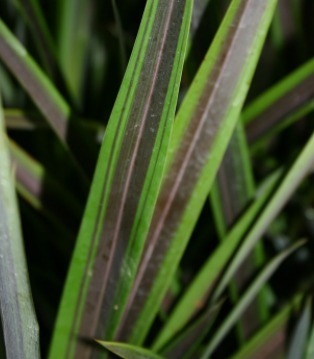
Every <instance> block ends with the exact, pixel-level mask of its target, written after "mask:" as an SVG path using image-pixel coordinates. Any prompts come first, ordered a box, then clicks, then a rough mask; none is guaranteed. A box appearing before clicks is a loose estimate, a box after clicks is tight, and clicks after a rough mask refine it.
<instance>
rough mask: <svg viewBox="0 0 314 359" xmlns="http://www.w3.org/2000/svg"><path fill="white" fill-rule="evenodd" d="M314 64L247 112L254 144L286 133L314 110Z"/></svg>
mask: <svg viewBox="0 0 314 359" xmlns="http://www.w3.org/2000/svg"><path fill="white" fill-rule="evenodd" d="M313 98H314V60H310V61H309V62H307V63H306V64H304V65H302V66H301V67H300V68H299V69H297V70H296V71H294V72H293V73H292V74H291V75H289V76H287V77H286V78H284V79H283V80H282V81H280V82H279V83H278V84H276V85H274V86H273V87H272V88H271V89H269V90H268V91H266V92H265V93H264V94H262V95H261V96H259V97H258V98H257V99H256V100H254V101H253V102H252V103H251V104H250V105H248V106H247V107H246V109H245V111H244V112H243V121H244V123H245V124H246V132H247V135H248V140H249V142H250V143H253V142H254V141H256V140H258V139H259V138H260V137H262V136H264V135H265V134H267V133H268V132H269V131H270V130H272V131H273V130H275V129H277V130H278V129H282V128H283V127H284V126H286V125H287V124H289V123H290V122H291V121H292V120H293V119H294V114H299V115H302V116H304V115H305V114H306V113H308V112H310V111H313V110H314V99H313Z"/></svg>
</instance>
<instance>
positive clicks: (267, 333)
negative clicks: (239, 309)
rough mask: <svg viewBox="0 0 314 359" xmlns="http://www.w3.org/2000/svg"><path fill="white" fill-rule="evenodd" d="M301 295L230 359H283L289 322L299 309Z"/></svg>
mask: <svg viewBox="0 0 314 359" xmlns="http://www.w3.org/2000/svg"><path fill="white" fill-rule="evenodd" d="M302 298H303V295H297V296H296V297H295V298H293V299H292V300H291V302H289V303H288V304H286V305H285V307H284V308H283V309H281V310H280V311H279V312H278V314H276V315H275V316H274V317H273V318H271V320H269V322H268V323H266V324H265V325H264V327H263V328H262V329H260V330H259V331H258V332H257V333H256V334H255V335H254V337H253V338H252V339H251V340H249V341H248V342H247V343H246V344H245V345H244V346H243V347H242V348H241V349H240V350H239V351H238V352H237V353H236V354H234V355H233V356H232V359H252V358H256V359H264V358H274V359H275V358H283V357H284V354H285V348H286V342H287V340H288V336H287V332H288V328H289V320H290V317H291V316H292V314H293V312H294V311H295V310H297V309H298V308H299V307H300V304H301V301H302Z"/></svg>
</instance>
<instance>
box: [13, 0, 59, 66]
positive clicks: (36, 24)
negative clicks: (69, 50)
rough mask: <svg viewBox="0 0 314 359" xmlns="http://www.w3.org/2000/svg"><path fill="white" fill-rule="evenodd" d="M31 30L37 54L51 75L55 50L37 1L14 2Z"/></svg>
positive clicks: (22, 0)
mask: <svg viewBox="0 0 314 359" xmlns="http://www.w3.org/2000/svg"><path fill="white" fill-rule="evenodd" d="M13 3H14V4H15V5H16V6H17V8H18V9H19V11H20V13H21V14H22V16H24V17H25V20H26V22H27V24H28V26H29V28H30V29H31V32H32V35H33V39H34V40H35V42H36V45H37V48H38V51H39V54H40V55H41V58H42V59H43V62H44V64H45V66H46V68H47V70H48V71H49V72H50V73H52V72H53V71H54V70H55V66H56V61H55V60H56V58H55V54H56V49H55V44H54V42H53V39H52V36H51V33H50V30H49V28H48V26H47V22H46V19H45V17H44V14H43V12H42V8H41V6H40V3H39V2H38V0H14V1H13Z"/></svg>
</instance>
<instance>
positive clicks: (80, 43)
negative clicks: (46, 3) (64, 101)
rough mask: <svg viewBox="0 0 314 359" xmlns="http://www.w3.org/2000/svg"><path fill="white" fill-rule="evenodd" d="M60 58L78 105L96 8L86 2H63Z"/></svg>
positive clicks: (59, 7)
mask: <svg viewBox="0 0 314 359" xmlns="http://www.w3.org/2000/svg"><path fill="white" fill-rule="evenodd" d="M57 11H58V18H59V22H58V41H57V54H58V57H59V63H60V67H61V70H62V72H63V75H64V78H65V79H66V81H67V84H68V87H69V89H70V92H71V94H72V96H73V98H74V99H75V101H76V103H77V105H79V104H80V100H81V96H82V90H83V88H82V85H83V79H84V70H85V65H86V59H87V56H88V47H89V42H90V37H91V31H90V30H91V23H92V17H93V16H92V15H93V6H92V3H91V2H90V1H86V0H63V1H59V3H58V7H57Z"/></svg>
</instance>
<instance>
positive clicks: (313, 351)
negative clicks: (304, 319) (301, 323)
mask: <svg viewBox="0 0 314 359" xmlns="http://www.w3.org/2000/svg"><path fill="white" fill-rule="evenodd" d="M304 357H305V359H312V358H313V357H314V324H313V321H312V327H311V333H310V336H309V341H308V343H307V348H306V353H305V356H304Z"/></svg>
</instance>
